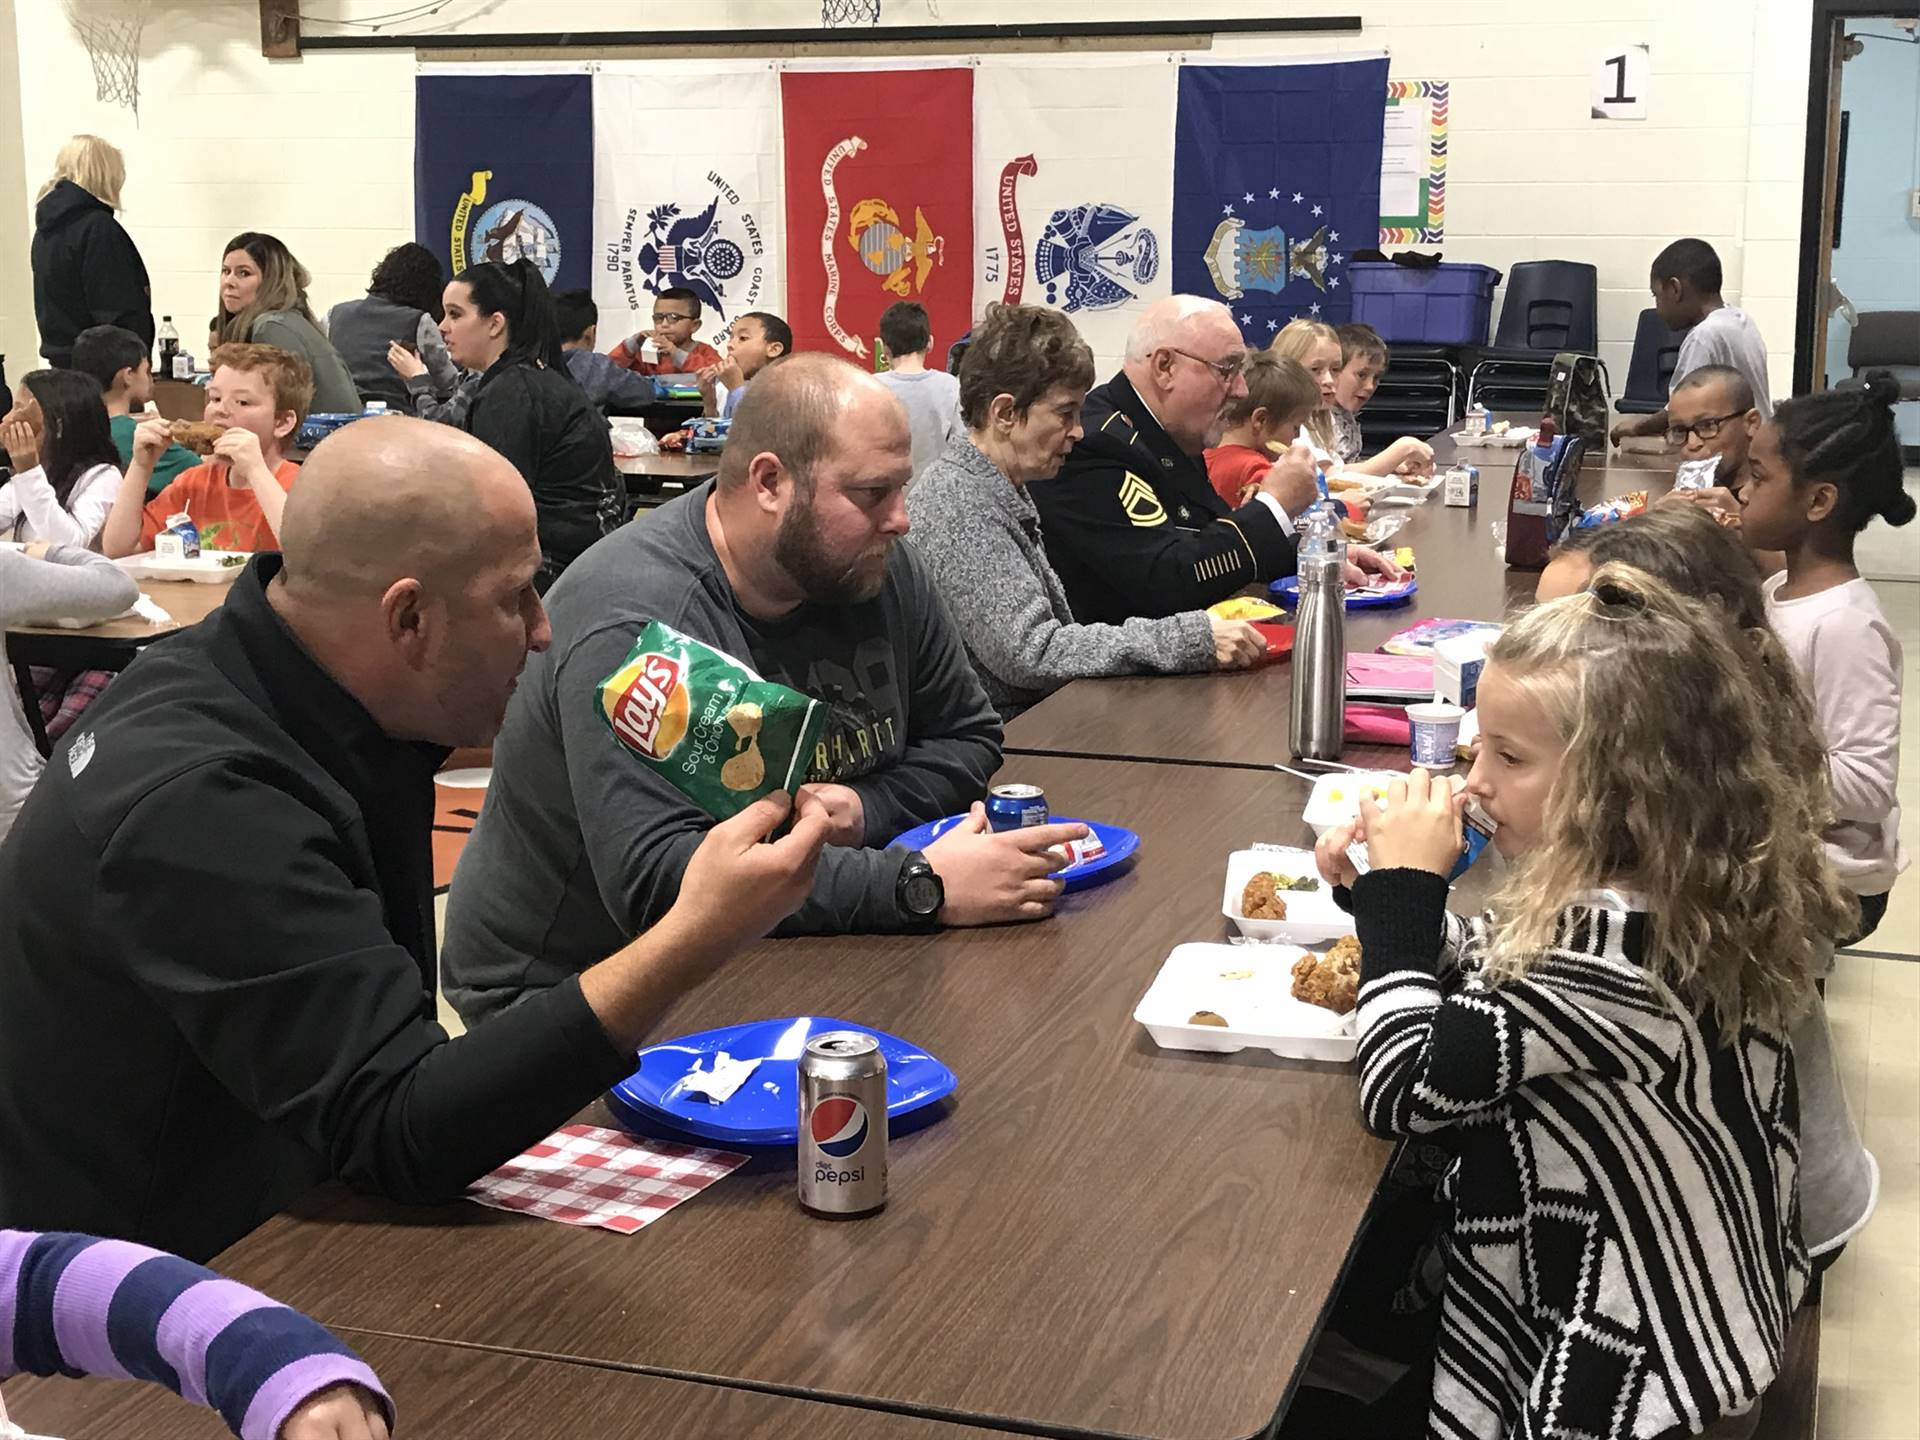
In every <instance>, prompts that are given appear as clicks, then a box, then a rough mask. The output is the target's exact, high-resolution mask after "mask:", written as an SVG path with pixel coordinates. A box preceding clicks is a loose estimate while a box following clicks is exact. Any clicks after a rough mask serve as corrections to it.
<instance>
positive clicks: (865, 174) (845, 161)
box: [780, 66, 973, 369]
mask: <svg viewBox="0 0 1920 1440" xmlns="http://www.w3.org/2000/svg"><path fill="white" fill-rule="evenodd" d="M780 98H781V112H782V117H783V125H784V127H785V132H786V189H787V323H788V324H790V325H792V326H793V334H794V343H795V344H796V346H797V347H798V348H800V349H802V350H838V351H841V352H842V353H844V354H846V355H848V356H851V357H852V358H853V359H855V360H858V361H861V362H862V363H865V364H869V365H871V364H872V363H873V346H874V339H875V335H876V332H877V328H878V325H879V320H880V312H881V311H883V310H885V309H886V308H887V307H888V306H889V305H891V304H893V303H894V301H896V300H918V301H919V302H920V303H921V304H922V305H924V306H926V307H927V314H928V318H929V319H930V320H931V321H932V324H933V337H934V340H933V343H934V349H933V354H932V355H931V356H930V357H929V359H930V361H931V363H932V365H933V366H934V368H935V369H938V368H940V366H941V365H942V364H943V363H944V357H945V355H946V351H947V346H948V345H950V344H951V343H952V342H953V341H955V340H957V339H959V338H960V336H961V335H962V334H964V333H965V332H966V330H967V328H968V327H969V326H970V325H971V324H972V321H973V315H972V294H973V263H972V257H973V71H972V70H971V69H969V68H966V67H961V66H956V67H950V68H943V69H933V70H835V71H804V70H802V71H788V72H787V73H786V74H784V75H782V76H781V77H780Z"/></svg>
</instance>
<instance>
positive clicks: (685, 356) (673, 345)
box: [608, 286, 720, 375]
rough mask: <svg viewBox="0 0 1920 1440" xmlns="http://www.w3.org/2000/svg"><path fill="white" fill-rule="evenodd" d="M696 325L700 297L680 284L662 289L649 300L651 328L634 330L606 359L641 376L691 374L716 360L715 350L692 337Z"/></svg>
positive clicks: (718, 358)
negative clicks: (651, 350)
mask: <svg viewBox="0 0 1920 1440" xmlns="http://www.w3.org/2000/svg"><path fill="white" fill-rule="evenodd" d="M699 328H700V297H699V296H698V295H696V294H694V293H693V291H691V290H688V289H686V288H684V287H683V286H675V287H674V288H673V289H671V290H662V291H661V292H660V294H659V296H658V297H657V298H656V299H655V300H654V302H653V329H651V330H639V331H635V332H634V333H633V334H632V335H629V336H628V337H627V338H626V339H625V340H622V341H621V342H620V343H619V344H618V345H616V346H614V347H613V350H612V353H611V354H610V355H609V357H608V358H609V359H611V360H612V361H613V363H614V364H616V365H619V366H622V367H623V368H625V369H628V370H632V371H635V372H637V373H638V374H641V375H692V374H695V373H697V372H699V371H701V370H704V369H706V368H707V367H708V366H709V365H718V364H719V363H720V352H719V351H718V350H716V349H714V348H713V347H712V346H711V345H709V344H707V343H706V342H705V341H704V340H696V339H694V338H693V335H694V332H695V331H696V330H698V329H699ZM649 341H651V342H652V349H653V353H652V356H651V357H649V356H648V354H647V349H648V342H649Z"/></svg>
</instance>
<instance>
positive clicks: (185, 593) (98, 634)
mask: <svg viewBox="0 0 1920 1440" xmlns="http://www.w3.org/2000/svg"><path fill="white" fill-rule="evenodd" d="M232 588H233V586H232V584H231V582H229V583H228V584H225V585H198V584H195V583H194V582H193V581H191V580H141V581H140V589H141V592H142V593H143V594H146V595H148V596H151V597H152V599H153V603H154V604H156V605H158V606H159V607H160V608H161V609H162V610H164V611H166V612H167V614H169V615H171V616H172V617H173V619H174V623H173V624H172V625H153V624H150V623H149V622H147V621H145V620H142V619H141V618H139V617H138V616H128V617H127V618H126V619H124V620H104V621H102V622H101V623H100V624H98V625H88V626H85V627H83V628H81V629H78V630H75V629H69V628H67V627H65V626H61V625H20V626H16V627H14V628H12V629H10V630H8V632H7V633H8V634H10V635H45V636H54V637H58V636H74V637H79V636H84V637H86V638H87V639H90V640H158V639H159V638H160V637H161V636H162V635H168V634H171V633H172V632H173V631H175V630H183V629H185V628H186V627H187V626H189V625H197V624H199V623H200V622H201V621H202V620H204V619H206V618H207V616H209V615H211V614H212V613H213V612H214V611H216V610H218V609H219V608H220V607H221V605H223V604H225V603H226V599H227V593H228V591H230V590H231V589H232Z"/></svg>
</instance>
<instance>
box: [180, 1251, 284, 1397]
mask: <svg viewBox="0 0 1920 1440" xmlns="http://www.w3.org/2000/svg"><path fill="white" fill-rule="evenodd" d="M272 1304H273V1301H271V1300H269V1299H268V1298H267V1297H266V1296H264V1295H262V1294H261V1293H260V1292H259V1291H257V1290H249V1289H248V1288H247V1287H246V1286H244V1285H242V1284H240V1283H239V1282H238V1281H234V1280H222V1279H220V1278H218V1277H217V1276H216V1277H210V1278H208V1279H206V1280H202V1281H201V1282H200V1283H199V1284H198V1285H195V1286H192V1287H191V1288H190V1289H187V1290H183V1291H181V1292H180V1296H179V1298H178V1299H176V1300H175V1301H174V1302H173V1304H171V1305H169V1306H168V1307H167V1311H166V1313H165V1314H164V1315H162V1316H161V1317H160V1325H159V1328H158V1329H157V1330H156V1331H155V1333H154V1346H155V1348H157V1349H158V1350H159V1351H160V1353H161V1354H162V1355H164V1356H165V1357H166V1358H167V1359H168V1360H169V1361H170V1362H171V1363H172V1365H173V1368H174V1371H175V1372H176V1373H177V1374H178V1375H179V1377H180V1398H181V1399H183V1400H191V1401H192V1402H193V1403H194V1404H196V1405H208V1404H211V1403H212V1402H211V1401H210V1400H209V1399H208V1398H207V1349H208V1347H209V1346H211V1345H212V1344H213V1342H214V1341H215V1340H217V1339H219V1338H220V1332H221V1331H223V1330H225V1329H226V1328H227V1326H229V1325H231V1324H232V1323H233V1322H234V1321H236V1320H238V1319H240V1318H242V1317H243V1316H246V1315H249V1314H251V1313H253V1312H254V1311H255V1310H264V1309H266V1308H267V1307H269V1306H271V1305H272Z"/></svg>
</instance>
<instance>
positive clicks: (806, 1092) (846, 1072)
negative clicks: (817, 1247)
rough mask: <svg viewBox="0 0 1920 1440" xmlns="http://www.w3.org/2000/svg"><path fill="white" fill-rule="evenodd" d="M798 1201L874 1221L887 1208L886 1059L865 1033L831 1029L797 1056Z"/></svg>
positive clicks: (822, 1210) (813, 1208)
mask: <svg viewBox="0 0 1920 1440" xmlns="http://www.w3.org/2000/svg"><path fill="white" fill-rule="evenodd" d="M800 1203H801V1204H802V1205H803V1206H805V1207H806V1208H807V1209H809V1210H811V1211H813V1212H814V1213H815V1214H816V1215H838V1216H851V1215H871V1214H872V1213H873V1212H874V1211H876V1210H878V1209H879V1208H880V1207H881V1206H883V1205H885V1204H886V1203H887V1057H886V1056H884V1055H882V1054H881V1053H880V1042H879V1041H877V1040H875V1039H874V1038H873V1036H871V1035H869V1034H867V1033H866V1032H865V1031H864V1030H828V1031H826V1032H824V1033H822V1034H819V1035H815V1036H814V1037H813V1038H812V1039H810V1040H809V1041H807V1048H806V1050H805V1051H804V1052H802V1054H801V1056H800Z"/></svg>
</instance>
